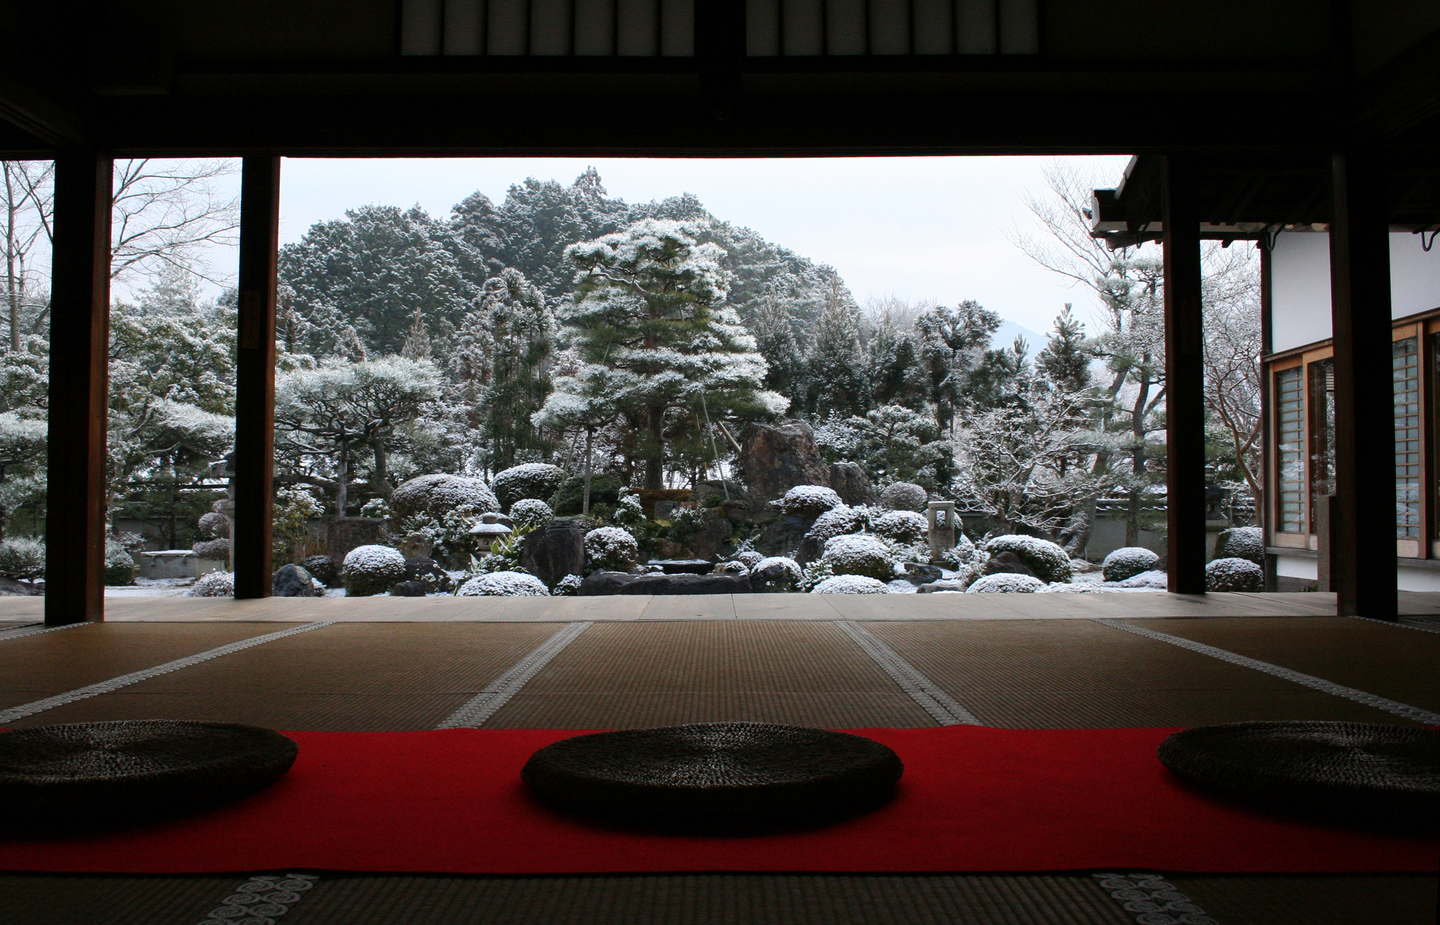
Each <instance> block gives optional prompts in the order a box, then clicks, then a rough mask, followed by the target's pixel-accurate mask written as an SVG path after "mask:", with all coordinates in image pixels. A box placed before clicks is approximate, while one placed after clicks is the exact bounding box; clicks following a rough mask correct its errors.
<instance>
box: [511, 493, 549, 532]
mask: <svg viewBox="0 0 1440 925" xmlns="http://www.w3.org/2000/svg"><path fill="white" fill-rule="evenodd" d="M554 519H555V512H554V511H552V510H550V505H548V504H546V503H545V502H544V501H540V500H537V499H535V498H521V499H520V500H519V501H516V502H515V503H514V504H512V505H510V522H511V523H512V524H514V525H515V529H516V531H521V530H533V529H535V528H536V527H543V526H545V525H546V524H548V523H549V522H550V521H552V520H554Z"/></svg>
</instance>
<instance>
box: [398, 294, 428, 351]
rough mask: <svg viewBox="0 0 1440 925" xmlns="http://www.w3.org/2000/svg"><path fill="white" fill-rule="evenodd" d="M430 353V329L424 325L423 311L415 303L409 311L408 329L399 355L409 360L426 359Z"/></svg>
mask: <svg viewBox="0 0 1440 925" xmlns="http://www.w3.org/2000/svg"><path fill="white" fill-rule="evenodd" d="M431 353H432V351H431V349H430V331H429V329H428V328H426V327H425V313H424V311H422V310H421V308H420V306H418V305H417V306H415V311H413V312H411V313H410V330H409V332H408V333H406V335H405V343H404V344H403V345H401V347H400V355H401V356H402V357H406V358H408V359H411V360H428V359H430V357H431Z"/></svg>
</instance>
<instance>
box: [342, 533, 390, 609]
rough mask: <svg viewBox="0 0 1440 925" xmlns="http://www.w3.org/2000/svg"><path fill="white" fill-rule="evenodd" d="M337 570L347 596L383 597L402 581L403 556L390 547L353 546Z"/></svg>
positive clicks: (372, 545) (373, 545) (374, 545)
mask: <svg viewBox="0 0 1440 925" xmlns="http://www.w3.org/2000/svg"><path fill="white" fill-rule="evenodd" d="M340 571H341V575H342V577H343V578H344V581H345V594H346V596H347V597H368V596H370V595H373V594H385V593H388V592H389V590H390V588H391V586H393V585H394V584H395V583H396V582H399V581H403V580H404V579H405V556H404V555H402V554H401V552H400V550H398V549H392V548H391V547H389V546H379V545H376V544H373V543H372V544H370V545H367V546H356V547H355V548H354V549H352V550H350V551H349V552H348V553H346V554H345V563H344V565H342V566H341V570H340Z"/></svg>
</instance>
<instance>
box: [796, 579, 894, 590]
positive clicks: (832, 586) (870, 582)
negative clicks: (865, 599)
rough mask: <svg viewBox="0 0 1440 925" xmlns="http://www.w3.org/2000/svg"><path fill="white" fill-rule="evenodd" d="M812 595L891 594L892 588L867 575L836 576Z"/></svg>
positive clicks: (825, 582)
mask: <svg viewBox="0 0 1440 925" xmlns="http://www.w3.org/2000/svg"><path fill="white" fill-rule="evenodd" d="M810 593H811V594H889V593H890V586H889V585H887V584H886V583H885V582H883V581H878V580H876V579H874V578H869V577H867V576H865V575H836V576H834V577H833V578H827V579H825V580H824V581H822V582H820V583H819V584H818V585H816V586H815V587H814V588H812V589H810Z"/></svg>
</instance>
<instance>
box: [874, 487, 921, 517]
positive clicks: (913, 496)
mask: <svg viewBox="0 0 1440 925" xmlns="http://www.w3.org/2000/svg"><path fill="white" fill-rule="evenodd" d="M880 503H881V504H883V505H884V506H885V507H888V508H889V509H890V510H892V511H915V512H916V513H922V512H924V511H925V509H926V508H927V507H929V505H930V493H929V492H928V491H926V490H925V489H924V488H923V487H921V486H919V485H916V484H915V483H914V482H894V483H892V484H890V485H886V486H885V490H884V491H882V492H880Z"/></svg>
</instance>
